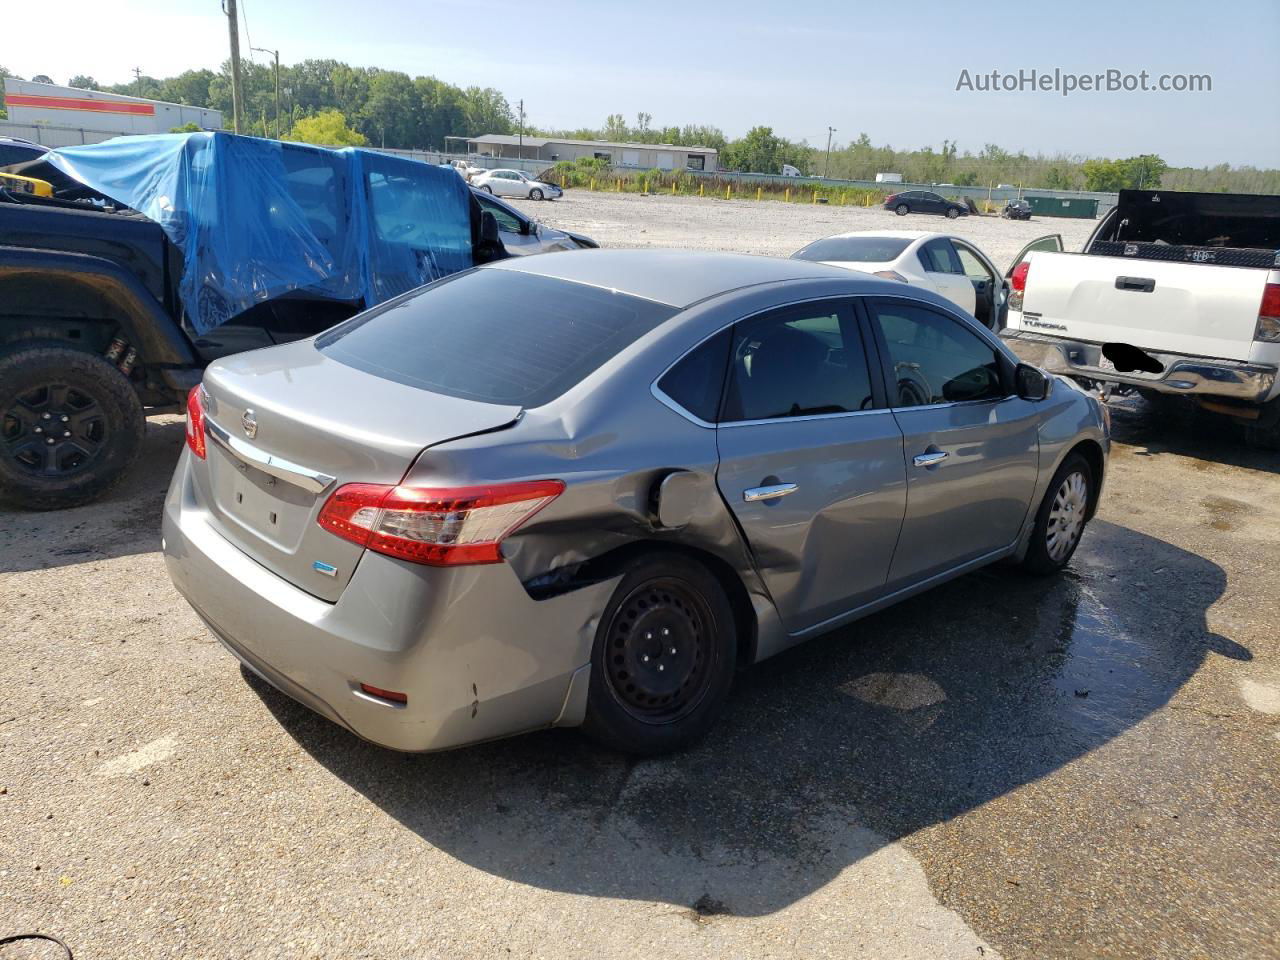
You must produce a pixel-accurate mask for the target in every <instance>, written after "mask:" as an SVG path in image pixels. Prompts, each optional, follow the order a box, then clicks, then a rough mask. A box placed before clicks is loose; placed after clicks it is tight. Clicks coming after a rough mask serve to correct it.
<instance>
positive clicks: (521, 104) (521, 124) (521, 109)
mask: <svg viewBox="0 0 1280 960" xmlns="http://www.w3.org/2000/svg"><path fill="white" fill-rule="evenodd" d="M521 153H524V99H523V98H521V100H520V149H519V151H517V155H519V154H521Z"/></svg>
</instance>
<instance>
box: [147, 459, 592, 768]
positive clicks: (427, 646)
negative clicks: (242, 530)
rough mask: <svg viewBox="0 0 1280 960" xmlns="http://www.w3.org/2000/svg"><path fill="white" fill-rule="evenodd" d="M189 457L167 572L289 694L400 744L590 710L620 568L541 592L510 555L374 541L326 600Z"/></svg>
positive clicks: (169, 510) (491, 732)
mask: <svg viewBox="0 0 1280 960" xmlns="http://www.w3.org/2000/svg"><path fill="white" fill-rule="evenodd" d="M191 463H192V459H191V453H190V451H186V450H184V451H183V454H182V457H181V459H180V461H179V464H178V468H177V471H176V472H175V473H174V478H173V482H172V484H171V486H170V488H169V494H168V497H167V498H166V501H165V509H164V522H163V538H164V539H163V550H164V555H165V562H166V565H167V566H168V570H169V576H170V578H171V579H172V580H173V583H174V586H175V587H177V589H178V591H179V592H180V593H181V594H182V595H183V596H184V597H185V598H186V599H187V601H188V602H189V603H190V604H191V605H192V607H193V608H194V609H195V611H196V613H198V614H199V615H200V617H201V619H203V620H204V621H205V622H206V623H207V624H208V625H209V627H210V629H211V630H212V631H213V633H214V634H215V635H216V636H217V637H218V639H219V640H220V641H221V642H222V644H223V645H224V646H225V647H226V648H227V649H228V650H229V651H230V652H231V653H232V654H234V655H235V656H236V658H237V659H239V660H240V661H241V662H242V663H244V664H245V665H246V666H247V667H249V669H251V670H253V671H254V672H255V673H257V674H259V675H260V676H261V677H263V678H264V679H265V680H267V681H268V682H269V683H271V684H272V685H273V686H275V687H276V688H278V689H279V690H281V691H282V692H284V693H285V694H288V695H289V696H290V697H292V698H294V699H295V700H297V701H299V702H300V703H302V704H303V705H304V706H306V707H309V708H310V709H312V710H314V711H315V712H317V713H319V714H321V715H322V716H325V717H328V718H329V719H330V720H332V721H334V722H335V723H338V724H341V725H342V726H343V727H346V728H347V729H348V730H350V731H352V732H353V733H355V734H357V735H359V736H361V737H363V738H365V739H367V740H370V741H372V742H374V743H377V744H380V745H381V746H385V747H390V748H392V749H396V750H408V751H425V750H439V749H445V748H448V747H456V746H461V745H464V744H468V743H475V742H478V741H481V740H489V739H493V738H495V737H503V736H509V735H511V734H515V733H521V732H523V731H527V730H533V729H537V728H540V727H547V726H552V725H556V724H561V725H566V726H569V725H574V724H576V723H579V722H581V710H582V704H583V702H584V694H585V682H586V679H587V674H588V670H587V669H583V668H584V667H585V666H586V665H587V663H588V662H589V659H590V651H591V644H592V642H593V640H594V637H595V628H596V622H597V618H598V616H599V613H600V611H602V610H603V609H604V606H605V603H606V602H607V600H608V597H609V595H610V593H611V592H612V590H613V586H614V583H615V581H608V582H605V583H600V584H593V585H591V586H589V587H585V588H583V589H581V590H576V591H574V592H572V593H568V594H564V595H561V596H558V597H554V598H551V599H548V600H541V601H535V600H533V599H531V598H530V597H529V595H528V594H527V593H526V592H525V590H524V587H523V586H522V585H521V584H520V582H519V581H518V580H517V579H516V576H515V574H514V572H513V571H512V570H511V568H510V567H508V566H507V565H506V564H494V565H490V566H477V567H458V568H453V569H447V568H435V567H425V566H421V565H418V564H410V563H405V562H403V561H399V560H395V559H392V558H390V557H386V556H383V555H381V554H376V553H372V552H368V553H366V554H365V555H364V557H363V558H362V559H361V560H360V563H359V566H358V567H357V568H356V572H355V573H354V574H353V576H352V578H351V581H350V583H348V585H347V587H346V589H345V590H344V591H343V593H342V596H341V597H340V598H339V599H338V601H337V602H336V603H327V602H325V601H323V600H320V599H318V598H316V597H314V596H312V595H311V594H308V593H305V592H304V591H302V590H299V589H298V588H297V587H295V586H293V585H292V584H290V583H289V582H287V581H286V580H283V579H282V578H280V577H278V576H277V575H275V574H274V573H272V572H271V571H269V570H267V569H266V568H265V567H263V566H261V565H260V564H258V563H257V562H255V561H254V560H252V559H251V558H250V557H249V556H248V555H247V554H245V553H243V552H242V551H241V550H240V549H238V548H237V547H235V546H234V545H233V544H232V543H231V542H230V541H228V540H226V539H225V538H223V537H222V535H221V534H220V533H218V531H217V529H216V528H215V527H214V526H212V525H211V524H210V522H209V520H210V518H209V514H208V512H207V511H206V510H205V509H204V508H203V507H202V506H201V505H200V504H199V503H198V502H197V501H196V499H195V491H194V489H193V484H192V480H191ZM361 683H367V684H371V685H373V686H375V687H380V688H383V689H386V690H395V691H399V692H403V693H405V694H407V696H408V702H407V704H404V705H395V704H392V703H390V702H388V701H385V700H381V699H379V698H375V697H370V696H369V695H367V694H365V693H363V692H362V691H361V690H360V687H359V685H360V684H361ZM571 694H572V695H571Z"/></svg>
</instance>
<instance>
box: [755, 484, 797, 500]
mask: <svg viewBox="0 0 1280 960" xmlns="http://www.w3.org/2000/svg"><path fill="white" fill-rule="evenodd" d="M799 489H800V486H799V485H798V484H795V483H771V484H770V485H769V486H767V487H749V488H748V489H746V490H743V491H742V499H743V500H745V501H746V502H747V503H754V502H755V501H757V500H772V499H774V498H775V497H786V496H790V495H791V494H793V493H795V492H796V491H797V490H799Z"/></svg>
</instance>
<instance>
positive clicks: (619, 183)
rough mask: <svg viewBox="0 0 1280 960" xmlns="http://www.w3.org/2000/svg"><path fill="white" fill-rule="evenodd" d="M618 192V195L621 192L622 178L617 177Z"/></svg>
mask: <svg viewBox="0 0 1280 960" xmlns="http://www.w3.org/2000/svg"><path fill="white" fill-rule="evenodd" d="M618 192H619V193H621V192H622V178H621V177H619V178H618Z"/></svg>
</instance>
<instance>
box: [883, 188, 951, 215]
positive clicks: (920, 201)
mask: <svg viewBox="0 0 1280 960" xmlns="http://www.w3.org/2000/svg"><path fill="white" fill-rule="evenodd" d="M884 208H885V209H886V210H892V211H893V212H894V213H896V214H897V215H898V216H900V217H905V216H906V215H907V214H908V213H937V214H941V215H942V216H944V217H946V218H947V219H948V220H954V219H955V218H956V217H967V216H968V215H969V208H968V207H966V206H965V205H964V204H963V203H961V202H960V201H958V200H948V199H947V198H946V197H941V196H939V195H938V194H936V193H930V192H929V191H928V190H909V191H907V192H906V193H895V194H894V195H893V196H891V197H887V198H885V201H884Z"/></svg>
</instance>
